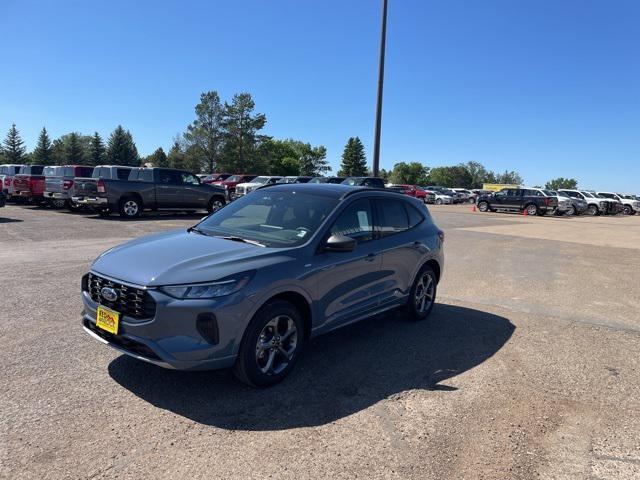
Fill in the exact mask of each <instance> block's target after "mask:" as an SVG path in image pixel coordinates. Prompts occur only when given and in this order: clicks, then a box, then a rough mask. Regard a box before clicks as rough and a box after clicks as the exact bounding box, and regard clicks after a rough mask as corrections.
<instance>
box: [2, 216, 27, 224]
mask: <svg viewBox="0 0 640 480" xmlns="http://www.w3.org/2000/svg"><path fill="white" fill-rule="evenodd" d="M22 221H23V220H20V219H19V218H4V217H0V223H14V222H22Z"/></svg>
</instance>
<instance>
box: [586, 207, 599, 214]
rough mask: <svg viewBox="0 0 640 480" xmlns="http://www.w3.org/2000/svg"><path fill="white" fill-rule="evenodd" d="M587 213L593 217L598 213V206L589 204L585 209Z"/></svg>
mask: <svg viewBox="0 0 640 480" xmlns="http://www.w3.org/2000/svg"><path fill="white" fill-rule="evenodd" d="M587 213H588V214H589V215H591V216H593V217H595V216H596V215H599V214H600V211H599V210H598V207H597V206H595V205H589V208H588V209H587Z"/></svg>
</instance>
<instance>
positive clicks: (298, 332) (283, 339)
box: [233, 300, 304, 387]
mask: <svg viewBox="0 0 640 480" xmlns="http://www.w3.org/2000/svg"><path fill="white" fill-rule="evenodd" d="M303 344H304V324H303V321H302V315H301V314H300V311H299V310H298V309H297V308H296V307H295V306H293V305H292V304H291V303H289V302H286V301H283V300H275V301H272V302H269V303H267V304H266V305H264V306H263V307H262V308H260V310H258V312H257V313H256V314H255V315H254V317H253V319H252V320H251V322H249V325H248V326H247V329H246V330H245V333H244V336H243V338H242V343H241V344H240V351H239V352H238V358H237V359H236V364H235V366H234V369H233V373H234V374H235V375H236V377H238V379H239V380H241V381H242V382H244V383H246V384H248V385H251V386H253V387H268V386H271V385H273V384H275V383H278V382H279V381H280V380H282V379H283V378H284V377H286V376H287V374H288V373H289V372H290V371H291V370H292V369H293V367H294V365H295V363H296V361H297V360H298V357H299V356H300V353H301V351H302V347H303Z"/></svg>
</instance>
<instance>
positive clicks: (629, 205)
mask: <svg viewBox="0 0 640 480" xmlns="http://www.w3.org/2000/svg"><path fill="white" fill-rule="evenodd" d="M597 194H598V195H600V196H601V197H605V198H609V199H611V200H615V201H616V202H619V203H621V204H622V209H623V211H624V213H625V214H627V215H635V214H636V213H637V212H640V201H638V200H636V199H635V198H633V197H632V196H631V195H621V194H619V193H613V192H597Z"/></svg>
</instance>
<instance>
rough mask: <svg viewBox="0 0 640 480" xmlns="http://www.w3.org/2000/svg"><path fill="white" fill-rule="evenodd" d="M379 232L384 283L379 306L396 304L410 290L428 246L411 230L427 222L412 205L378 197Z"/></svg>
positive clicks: (382, 283) (398, 200) (381, 284)
mask: <svg viewBox="0 0 640 480" xmlns="http://www.w3.org/2000/svg"><path fill="white" fill-rule="evenodd" d="M374 203H375V205H376V213H377V216H376V218H377V220H378V223H379V229H380V240H378V243H379V244H380V252H381V253H382V271H383V272H384V273H385V276H384V282H381V283H380V286H381V287H382V291H381V295H380V296H379V299H380V303H381V304H385V303H388V302H393V301H397V299H398V296H399V295H404V294H408V292H409V290H410V289H411V282H412V280H413V278H412V277H413V274H414V272H415V271H416V266H417V265H420V263H421V262H422V258H423V257H424V253H425V246H424V245H423V244H422V243H421V242H420V241H419V240H417V239H416V238H415V235H414V233H413V232H412V229H413V228H415V227H416V226H417V225H419V224H420V223H421V222H423V221H424V220H425V218H424V216H423V215H422V214H421V213H420V212H419V211H418V210H417V209H416V208H415V207H414V206H413V205H411V204H410V203H409V202H407V201H402V200H400V199H397V200H396V199H389V198H384V199H383V198H379V199H376V200H375V201H374Z"/></svg>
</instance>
